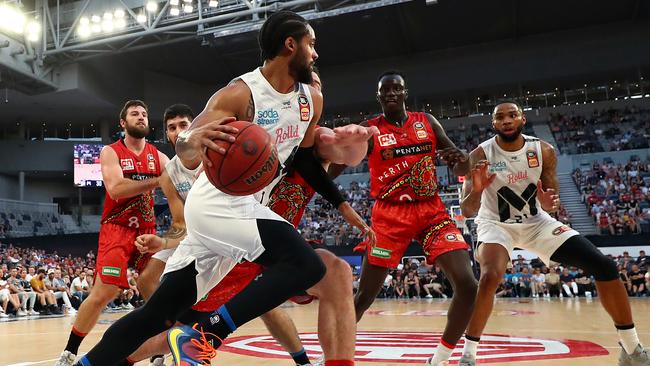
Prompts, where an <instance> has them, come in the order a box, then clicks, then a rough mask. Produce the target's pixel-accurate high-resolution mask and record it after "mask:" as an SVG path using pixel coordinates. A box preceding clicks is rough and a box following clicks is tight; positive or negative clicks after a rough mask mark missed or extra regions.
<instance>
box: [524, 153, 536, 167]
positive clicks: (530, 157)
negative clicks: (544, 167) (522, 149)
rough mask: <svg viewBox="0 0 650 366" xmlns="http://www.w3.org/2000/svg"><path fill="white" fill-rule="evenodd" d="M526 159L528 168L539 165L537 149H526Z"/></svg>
mask: <svg viewBox="0 0 650 366" xmlns="http://www.w3.org/2000/svg"><path fill="white" fill-rule="evenodd" d="M526 159H528V167H529V168H537V167H538V166H539V159H537V151H535V150H528V151H526Z"/></svg>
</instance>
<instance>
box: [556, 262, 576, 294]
mask: <svg viewBox="0 0 650 366" xmlns="http://www.w3.org/2000/svg"><path fill="white" fill-rule="evenodd" d="M560 282H561V283H562V289H563V290H564V294H565V295H566V296H567V297H574V296H577V295H578V284H577V283H576V281H575V278H574V276H573V275H572V274H571V273H570V272H569V268H567V267H564V269H563V270H562V274H561V275H560Z"/></svg>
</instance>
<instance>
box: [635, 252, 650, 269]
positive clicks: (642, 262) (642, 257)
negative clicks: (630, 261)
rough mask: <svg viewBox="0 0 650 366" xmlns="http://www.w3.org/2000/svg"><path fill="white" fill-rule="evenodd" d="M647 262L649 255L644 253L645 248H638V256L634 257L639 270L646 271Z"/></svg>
mask: <svg viewBox="0 0 650 366" xmlns="http://www.w3.org/2000/svg"><path fill="white" fill-rule="evenodd" d="M648 264H650V257H649V256H647V255H646V254H645V250H640V251H639V256H638V257H637V258H636V265H637V266H639V269H640V270H642V271H647V270H648Z"/></svg>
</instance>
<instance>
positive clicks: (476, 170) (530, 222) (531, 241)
mask: <svg viewBox="0 0 650 366" xmlns="http://www.w3.org/2000/svg"><path fill="white" fill-rule="evenodd" d="M525 123H526V117H525V116H524V114H523V111H522V109H521V107H519V106H518V105H517V104H516V103H502V104H499V105H497V106H496V108H495V109H494V113H493V114H492V127H493V128H494V130H495V131H496V133H497V134H496V136H494V137H493V138H491V139H489V140H487V141H485V142H483V143H481V144H480V145H479V147H477V148H476V149H475V150H474V151H472V152H471V154H470V164H471V165H472V166H473V169H472V171H471V174H469V175H468V176H467V177H466V180H465V182H464V184H463V192H462V200H461V209H462V213H463V215H464V216H465V217H472V216H474V215H476V223H477V224H478V228H477V235H478V239H477V240H478V245H479V246H478V248H477V250H476V259H477V260H478V262H479V263H480V265H481V278H480V281H479V290H478V295H477V298H476V305H475V307H474V313H473V314H472V318H471V320H470V323H469V325H468V327H467V331H466V335H465V338H466V339H465V348H464V350H463V355H462V358H461V360H460V362H459V365H460V366H473V365H475V364H476V353H477V347H478V342H479V340H480V336H481V334H482V333H483V330H484V328H485V325H486V324H487V321H488V319H489V317H490V314H491V312H492V307H493V302H494V293H495V290H496V289H497V286H498V284H499V282H500V281H501V278H503V275H504V273H505V270H506V266H507V264H508V262H509V261H510V259H511V255H512V250H513V248H514V247H519V248H523V249H526V250H529V251H531V252H533V253H535V254H537V255H538V256H539V257H540V258H541V259H542V261H544V262H545V263H546V264H547V265H548V264H549V261H551V260H552V261H554V262H558V263H562V264H564V265H566V266H576V267H578V268H582V269H584V270H585V272H587V273H589V274H591V275H593V276H594V278H595V279H596V286H597V287H598V294H599V296H600V299H601V302H602V304H603V307H604V308H605V310H606V311H607V312H608V313H609V315H610V317H611V318H612V320H613V321H614V325H615V326H616V328H617V330H618V335H619V338H620V344H621V346H622V348H623V349H622V350H621V354H620V357H619V363H618V364H619V366H640V365H650V358H649V357H648V354H647V353H646V351H645V349H644V348H643V346H642V345H641V344H640V342H639V338H638V336H637V333H636V330H635V328H634V322H633V320H632V312H631V310H630V304H629V301H628V297H627V292H626V291H625V287H624V286H623V283H622V282H621V280H620V279H619V276H618V272H617V270H616V264H615V263H614V262H613V261H611V260H610V259H608V258H607V257H606V256H604V255H603V254H602V253H601V252H600V251H599V250H598V249H597V248H596V247H595V246H594V245H593V244H592V243H591V242H590V241H588V240H587V239H586V238H585V237H583V236H581V235H580V234H579V233H578V232H577V231H575V230H573V229H571V228H570V227H569V226H566V225H564V224H563V223H561V222H559V221H557V220H555V219H554V218H553V217H551V215H549V214H548V213H549V212H554V211H556V210H557V209H558V208H559V206H560V200H559V196H558V194H557V192H559V183H558V179H557V172H556V165H557V157H556V154H555V150H554V149H553V147H552V146H551V145H550V144H549V143H548V142H545V141H542V140H540V139H538V138H535V137H532V136H526V135H524V134H522V133H521V131H522V129H523V126H524V124H525ZM477 213H478V215H477Z"/></svg>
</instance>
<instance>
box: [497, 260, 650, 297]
mask: <svg viewBox="0 0 650 366" xmlns="http://www.w3.org/2000/svg"><path fill="white" fill-rule="evenodd" d="M608 257H609V258H610V259H611V260H612V261H614V262H616V264H617V266H618V270H619V274H620V276H621V280H622V281H623V282H624V283H625V285H626V288H627V291H628V295H629V296H635V297H647V296H649V295H650V292H648V284H649V282H650V277H649V275H648V265H649V264H650V257H649V256H647V255H646V253H645V251H643V250H641V251H640V252H639V256H638V257H636V258H632V257H630V255H629V253H628V252H624V253H623V255H621V256H618V257H616V258H615V257H613V256H611V255H610V256H608ZM597 295H598V294H597V290H596V286H595V280H594V278H593V277H592V276H591V275H589V274H587V273H585V272H584V271H583V270H582V269H578V268H575V267H566V266H562V265H561V264H559V265H553V266H551V267H547V266H545V265H544V264H543V263H542V262H541V261H540V260H539V259H534V260H532V261H530V262H528V261H526V260H525V259H524V258H523V257H522V256H521V255H519V256H518V257H517V259H515V260H513V261H512V267H511V268H508V269H507V270H506V274H505V276H504V277H503V279H502V280H501V284H500V285H499V288H498V289H497V293H496V296H497V297H533V298H535V297H578V296H581V297H582V296H584V297H593V296H597Z"/></svg>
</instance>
